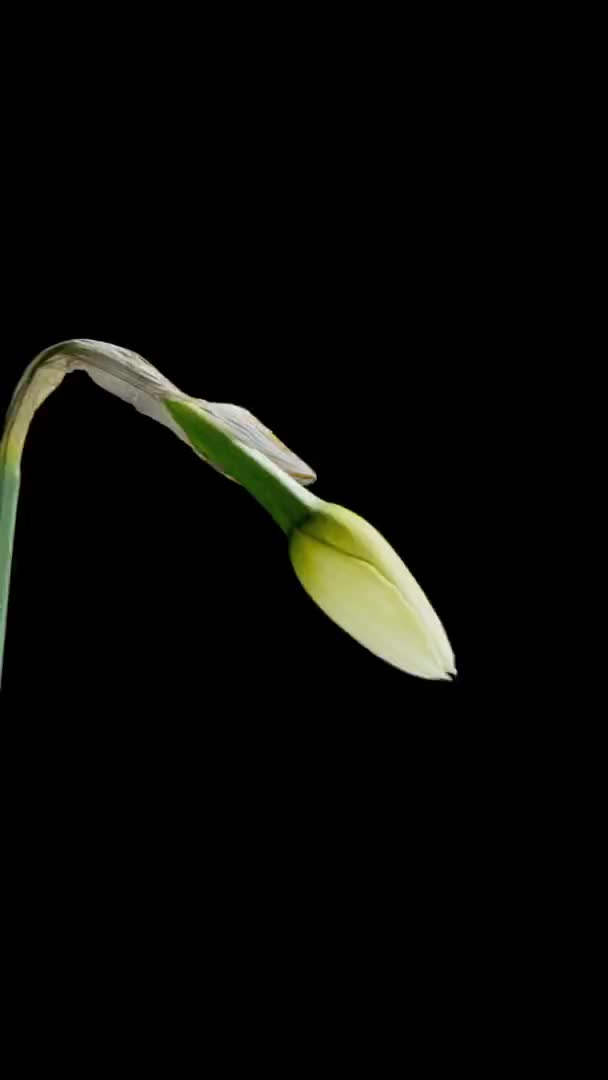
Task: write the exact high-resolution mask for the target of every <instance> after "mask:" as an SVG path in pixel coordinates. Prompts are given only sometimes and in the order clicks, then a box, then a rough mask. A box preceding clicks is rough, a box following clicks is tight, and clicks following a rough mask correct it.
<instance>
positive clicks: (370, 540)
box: [289, 503, 456, 679]
mask: <svg viewBox="0 0 608 1080" xmlns="http://www.w3.org/2000/svg"><path fill="white" fill-rule="evenodd" d="M289 554H290V557H291V562H292V564H293V568H294V570H295V572H296V574H297V576H298V579H299V580H300V582H301V584H302V585H303V586H304V588H305V589H306V592H307V593H308V594H309V596H311V597H312V599H313V600H314V601H315V603H316V604H318V605H319V607H320V608H321V609H322V611H324V612H325V614H326V615H328V616H329V618H330V619H333V621H334V622H335V623H337V624H338V626H340V627H341V628H342V629H343V630H346V632H347V633H348V634H350V635H351V637H353V638H355V640H356V641H358V642H360V643H361V645H364V646H365V647H366V648H367V649H369V650H370V652H373V653H375V655H376V656H379V657H381V658H382V659H383V660H386V661H387V662H388V663H389V664H393V665H394V666H395V667H397V668H400V669H401V671H407V672H409V673H410V674H411V675H419V676H420V677H421V678H423V679H449V677H450V675H453V674H455V673H456V668H455V666H454V654H453V652H452V649H451V646H450V643H449V641H448V638H447V635H446V632H445V630H444V629H443V626H442V625H441V623H440V621H439V619H438V618H437V615H436V614H435V612H434V611H433V608H432V607H431V605H430V603H429V601H428V599H427V597H426V596H425V594H424V593H423V591H422V589H421V588H420V586H419V585H418V583H417V581H416V580H415V578H414V577H413V575H412V574H411V573H410V571H409V570H408V569H407V567H406V566H405V565H404V564H403V562H402V561H401V559H400V558H399V556H398V555H397V553H396V552H395V551H394V550H393V548H392V547H391V546H390V544H388V543H387V541H386V540H385V539H384V537H383V536H381V535H380V533H379V532H378V531H377V529H374V528H373V526H371V525H369V524H368V522H367V521H364V520H363V518H361V517H359V516H358V515H357V514H353V513H351V511H350V510H345V509H344V508H343V507H342V506H335V505H333V504H331V503H324V504H323V505H322V507H321V508H320V509H318V510H316V511H315V512H313V513H312V514H311V515H310V516H309V517H308V518H307V519H306V520H305V521H304V522H303V524H301V525H299V526H298V527H297V528H296V529H294V530H293V532H292V534H291V537H290V541H289Z"/></svg>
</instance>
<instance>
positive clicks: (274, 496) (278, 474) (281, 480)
mask: <svg viewBox="0 0 608 1080" xmlns="http://www.w3.org/2000/svg"><path fill="white" fill-rule="evenodd" d="M165 405H166V407H167V409H168V410H169V412H170V413H171V416H172V417H173V419H174V420H175V421H176V422H177V423H178V424H179V426H180V427H181V429H182V431H184V432H185V434H186V435H187V437H188V440H189V441H190V443H191V444H192V446H194V448H195V449H196V450H199V451H200V452H201V453H202V454H204V456H205V457H206V458H207V459H208V460H209V461H211V462H212V463H213V464H214V465H218V466H219V468H220V469H222V470H223V471H224V472H226V473H228V475H229V476H231V477H232V478H233V480H238V482H239V483H240V484H242V485H243V487H245V488H246V489H247V491H248V492H249V493H250V494H251V495H253V497H254V499H257V501H258V502H259V503H261V505H262V506H263V507H264V509H265V510H267V511H268V513H269V514H270V515H271V516H272V517H273V518H274V520H275V521H276V523H277V525H278V526H279V527H280V528H281V529H282V530H283V532H285V533H287V535H288V536H289V534H290V533H291V532H292V530H293V529H295V528H296V527H297V526H299V525H301V524H302V523H303V522H304V521H306V519H307V518H308V517H310V515H311V513H312V512H313V511H314V510H315V509H317V508H318V506H319V505H320V500H319V499H317V498H316V496H314V495H313V494H312V492H310V491H307V490H306V488H304V487H302V485H301V484H298V483H297V482H296V481H295V480H292V478H291V477H290V476H288V475H287V474H286V473H284V472H283V471H282V469H279V468H278V467H277V466H276V465H274V464H273V463H272V462H271V461H269V460H268V458H266V457H265V456H264V455H263V454H260V453H258V451H256V450H251V449H249V448H245V447H244V446H242V445H241V444H240V443H238V442H235V441H234V439H233V438H231V436H229V435H226V434H225V432H223V431H222V430H221V428H219V427H218V426H217V424H215V423H214V422H213V421H212V420H211V419H210V418H209V417H208V415H207V414H205V413H203V412H202V411H201V410H200V409H197V408H196V407H195V406H194V405H190V404H188V403H187V402H185V401H172V400H170V399H168V398H165Z"/></svg>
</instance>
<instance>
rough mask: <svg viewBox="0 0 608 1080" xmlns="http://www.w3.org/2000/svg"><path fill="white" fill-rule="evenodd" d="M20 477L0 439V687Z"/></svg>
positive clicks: (15, 464)
mask: <svg viewBox="0 0 608 1080" xmlns="http://www.w3.org/2000/svg"><path fill="white" fill-rule="evenodd" d="M20 480H21V469H20V465H19V461H18V460H17V459H15V458H14V457H11V456H9V454H8V453H7V440H6V439H3V440H2V442H1V443H0V686H1V685H2V663H3V658H4V639H5V635H6V614H7V608H8V596H9V590H10V585H11V567H12V562H13V543H14V537H15V522H16V519H17V503H18V502H19V485H20Z"/></svg>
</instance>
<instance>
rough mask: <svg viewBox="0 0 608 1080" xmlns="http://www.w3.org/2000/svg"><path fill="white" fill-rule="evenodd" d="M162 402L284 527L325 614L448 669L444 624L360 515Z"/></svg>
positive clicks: (390, 656) (424, 664)
mask: <svg viewBox="0 0 608 1080" xmlns="http://www.w3.org/2000/svg"><path fill="white" fill-rule="evenodd" d="M167 407H168V409H169V411H170V413H171V415H172V416H173V418H174V419H175V420H176V421H177V423H178V424H179V425H180V426H181V427H182V429H183V430H184V431H185V432H186V434H187V436H188V438H189V439H190V441H191V442H192V444H193V446H194V447H195V448H198V449H199V450H204V451H205V453H206V454H207V455H209V456H210V458H211V460H215V461H217V462H218V463H219V464H220V465H221V467H222V468H223V469H224V471H225V472H226V473H227V474H228V475H230V476H233V477H235V478H236V479H239V480H240V481H241V483H242V484H243V485H244V486H245V487H246V488H247V489H248V490H249V491H250V492H251V494H252V495H254V496H255V498H257V499H258V501H259V502H261V503H262V504H263V505H264V506H265V507H266V509H267V510H268V511H269V513H270V514H272V516H273V517H274V518H275V521H277V523H278V524H279V525H280V526H281V528H282V529H283V531H284V532H285V533H286V534H287V537H288V541H289V555H290V558H291V562H292V565H293V568H294V570H295V572H296V574H297V576H298V579H299V581H300V582H301V584H302V585H303V586H304V588H305V589H306V592H307V593H308V594H309V596H311V597H312V599H313V600H314V601H315V603H317V604H318V605H319V607H320V608H321V609H322V611H324V612H325V614H326V615H329V617H330V619H333V621H334V622H335V623H337V624H338V626H340V627H341V628H342V629H343V630H346V632H347V633H348V634H350V635H351V637H354V638H355V639H356V640H357V641H359V642H360V643H361V644H362V645H365V646H366V648H368V649H369V650H370V652H373V653H375V655H376V656H380V657H381V658H382V659H383V660H386V661H388V663H389V664H393V665H394V666H395V667H398V668H400V669H401V670H402V671H407V672H409V673H410V674H411V675H419V676H420V677H421V678H423V679H449V678H450V676H451V675H454V674H455V673H456V668H455V666H454V654H453V652H452V649H451V646H450V643H449V641H448V638H447V635H446V632H445V630H444V628H443V626H442V625H441V623H440V621H439V619H438V617H437V615H436V614H435V612H434V611H433V608H432V607H431V604H430V603H429V601H428V600H427V598H426V596H425V594H424V593H423V591H422V589H421V588H420V586H419V585H418V582H417V581H416V579H415V578H414V577H413V575H412V574H411V573H410V571H409V570H408V569H407V567H406V566H405V565H404V564H403V562H402V561H401V559H400V558H399V556H398V555H397V553H396V552H395V551H394V550H393V548H392V547H391V546H390V544H389V543H388V542H387V541H386V540H385V539H384V537H383V536H381V535H380V533H379V532H378V531H377V529H374V527H373V526H372V525H370V524H368V522H367V521H364V519H363V518H361V517H358V515H357V514H353V513H352V512H351V511H350V510H345V509H344V507H342V506H335V505H334V504H332V503H327V502H324V501H323V500H322V499H319V498H317V497H316V496H315V495H313V494H312V492H311V491H307V490H305V489H304V488H303V487H301V486H300V485H299V484H297V483H295V482H294V480H293V479H292V478H291V477H290V476H288V475H286V474H285V473H284V472H282V471H281V470H280V469H278V468H277V467H276V466H275V465H274V464H273V463H272V462H269V461H268V460H267V459H265V458H264V456H263V455H262V454H259V453H258V452H257V451H256V450H254V449H251V448H247V447H245V446H242V445H241V446H239V445H238V444H237V443H234V442H233V441H232V440H230V439H229V438H228V437H227V436H226V435H225V434H223V433H222V432H219V431H218V430H216V429H214V426H213V425H212V424H211V422H210V418H209V417H207V416H205V415H202V414H201V413H200V412H198V410H197V409H196V408H193V407H192V406H191V405H188V404H186V403H184V402H172V401H168V402H167Z"/></svg>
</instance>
